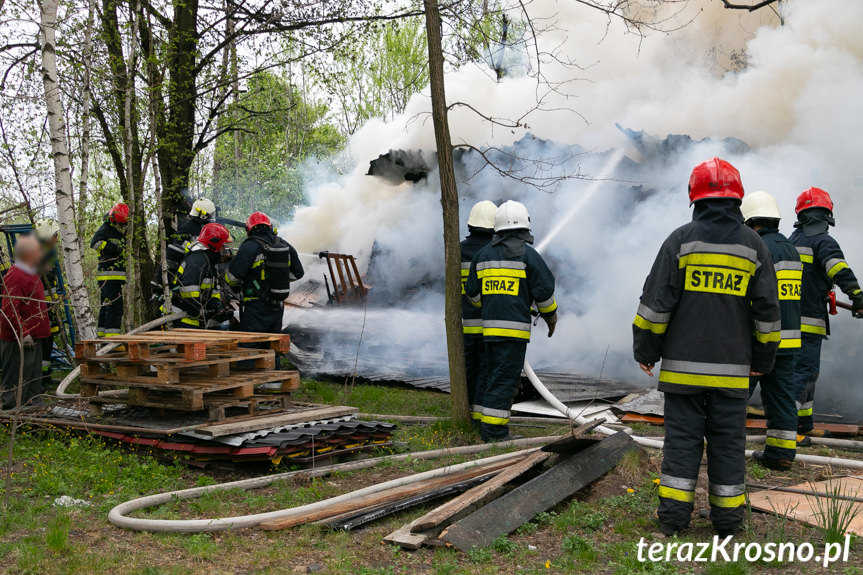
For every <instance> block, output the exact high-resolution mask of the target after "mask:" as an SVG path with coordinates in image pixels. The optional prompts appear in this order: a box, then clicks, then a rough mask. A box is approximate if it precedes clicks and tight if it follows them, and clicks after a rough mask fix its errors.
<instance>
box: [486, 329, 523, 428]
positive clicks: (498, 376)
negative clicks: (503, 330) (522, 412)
mask: <svg viewBox="0 0 863 575" xmlns="http://www.w3.org/2000/svg"><path fill="white" fill-rule="evenodd" d="M484 346H485V361H486V369H487V370H488V377H487V378H486V384H485V386H484V387H481V388H480V389H479V390H478V391H477V393H478V394H481V396H482V413H481V415H480V422H481V425H480V436H481V437H482V439H483V440H484V441H495V440H498V439H504V438H505V437H507V436H508V435H509V412H510V409H512V400H513V399H514V398H515V396H516V394H517V393H518V388H519V386H520V385H521V371H522V368H523V367H524V356H525V354H526V353H527V341H525V340H518V339H511V340H491V341H489V340H485V342H484Z"/></svg>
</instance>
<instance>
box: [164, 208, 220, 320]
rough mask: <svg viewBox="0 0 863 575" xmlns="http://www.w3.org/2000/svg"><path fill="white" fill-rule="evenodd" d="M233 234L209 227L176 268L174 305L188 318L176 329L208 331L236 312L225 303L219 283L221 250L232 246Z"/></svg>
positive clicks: (216, 227) (212, 225)
mask: <svg viewBox="0 0 863 575" xmlns="http://www.w3.org/2000/svg"><path fill="white" fill-rule="evenodd" d="M231 241H232V240H231V234H230V233H229V232H228V229H227V228H226V227H225V226H223V225H222V224H215V223H212V224H207V225H205V226H204V227H203V229H202V230H201V233H200V234H199V235H198V237H197V239H196V240H195V241H194V242H193V243H192V245H191V246H190V247H189V249H188V253H187V254H186V257H185V259H183V261H182V262H181V263H180V266H179V267H178V268H177V279H176V284H177V285H176V290H175V291H174V298H173V299H174V305H175V306H176V307H177V308H179V309H181V310H183V311H184V312H186V313H187V314H188V316H187V317H184V318H183V319H181V320H180V321H179V322H177V323H178V326H177V327H188V328H194V329H206V328H207V324H208V322H210V323H211V324H217V323H221V322H223V321H225V320H227V319H229V318H230V317H231V316H233V311H232V310H231V309H230V308H229V307H228V306H227V305H225V302H223V301H222V295H221V293H220V291H219V287H218V284H217V281H216V274H217V267H216V266H217V265H218V263H219V262H220V260H221V253H220V252H221V251H222V248H223V247H224V246H225V245H226V244H228V243H230V242H231Z"/></svg>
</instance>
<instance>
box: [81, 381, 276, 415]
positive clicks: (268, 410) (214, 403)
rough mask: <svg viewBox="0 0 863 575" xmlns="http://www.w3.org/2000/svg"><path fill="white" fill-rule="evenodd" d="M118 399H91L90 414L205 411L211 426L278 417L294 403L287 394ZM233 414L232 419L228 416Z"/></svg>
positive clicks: (146, 393) (144, 392)
mask: <svg viewBox="0 0 863 575" xmlns="http://www.w3.org/2000/svg"><path fill="white" fill-rule="evenodd" d="M124 391H126V392H127V393H121V394H119V395H117V396H111V397H105V396H96V397H91V398H89V399H90V412H91V413H92V414H98V413H100V412H101V408H102V406H103V405H116V404H123V405H130V406H135V407H149V408H153V409H158V410H164V409H169V410H172V411H203V410H206V411H207V412H208V416H209V420H210V422H211V424H216V423H221V422H223V421H224V420H226V419H229V418H230V419H234V418H242V417H254V416H259V415H267V416H269V415H275V414H280V413H285V412H287V411H289V410H290V409H291V407H292V406H293V403H292V402H291V396H290V395H288V394H278V395H276V394H267V395H250V396H247V397H242V398H236V399H231V398H230V397H229V396H228V398H226V396H225V395H220V394H218V393H217V394H211V395H200V394H197V393H195V392H192V393H191V394H190V393H189V391H188V390H183V391H181V392H179V393H171V392H158V391H153V390H152V389H147V388H136V389H128V390H124ZM229 410H230V412H231V413H230V416H229Z"/></svg>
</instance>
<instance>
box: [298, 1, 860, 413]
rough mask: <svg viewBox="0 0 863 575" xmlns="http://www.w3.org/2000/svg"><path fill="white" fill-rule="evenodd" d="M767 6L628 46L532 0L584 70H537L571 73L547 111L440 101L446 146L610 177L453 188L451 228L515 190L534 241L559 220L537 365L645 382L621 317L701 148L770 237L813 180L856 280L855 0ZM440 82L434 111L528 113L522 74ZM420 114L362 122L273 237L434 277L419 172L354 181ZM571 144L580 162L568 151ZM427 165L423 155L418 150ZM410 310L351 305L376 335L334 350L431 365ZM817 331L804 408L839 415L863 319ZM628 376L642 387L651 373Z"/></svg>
mask: <svg viewBox="0 0 863 575" xmlns="http://www.w3.org/2000/svg"><path fill="white" fill-rule="evenodd" d="M784 4H785V8H784V11H785V14H784V15H785V23H784V25H782V26H780V25H779V23H778V21H777V19H776V18H775V17H774V16H773V15H772V13H771V12H769V11H768V10H762V11H759V12H756V13H754V14H751V15H750V14H744V15H741V13H740V12H737V11H728V10H724V9H722V7H721V3H720V2H717V1H710V2H703V3H698V2H693V3H692V5H691V6H690V8H689V10H687V11H686V12H685V13H683V14H680V15H678V19H679V21H680V23H681V24H682V23H685V22H688V21H689V20H690V19H692V18H693V17H694V20H693V21H692V23H691V24H689V25H688V26H686V27H684V28H682V29H681V30H679V31H677V32H674V33H672V34H670V35H662V34H653V35H650V36H648V37H647V38H646V39H643V40H642V39H640V38H638V37H636V36H634V35H632V34H626V33H625V30H624V29H623V27H622V25H620V24H618V23H614V22H613V23H611V25H610V26H607V21H606V19H605V18H604V17H603V16H602V15H601V14H599V13H598V12H596V11H592V10H589V9H586V8H584V7H583V6H580V5H578V4H577V3H575V2H568V3H560V2H555V1H553V0H537V1H536V2H534V3H532V4H530V11H531V14H532V16H533V17H534V18H535V19H536V21H552V20H553V21H555V22H556V25H555V26H554V28H555V29H554V30H553V31H550V32H547V33H546V34H545V35H543V36H542V37H541V38H540V44H541V47H543V46H544V47H545V48H547V49H551V48H552V47H559V50H560V52H561V53H562V54H563V55H565V56H566V57H567V58H569V59H572V60H574V61H576V62H578V63H579V65H581V66H582V67H583V68H584V69H583V70H579V69H573V68H572V67H565V66H562V65H555V64H553V63H552V64H544V68H543V73H544V74H545V75H546V76H547V77H549V78H550V79H552V80H553V81H571V83H570V84H568V85H567V88H566V90H567V91H568V92H570V93H571V94H572V95H573V96H575V97H570V98H564V97H563V96H560V97H553V98H551V99H550V100H548V101H546V102H545V105H544V108H545V109H546V110H551V111H543V112H536V113H533V114H531V115H530V116H529V117H528V122H527V123H528V125H529V126H528V127H526V128H524V129H515V130H513V129H508V128H506V129H504V128H501V127H499V126H497V127H495V126H491V125H489V124H488V123H487V122H484V121H483V120H482V119H481V118H479V117H477V116H476V115H475V114H473V113H472V112H471V111H469V110H468V109H466V108H462V107H456V108H455V109H454V111H453V112H452V114H451V116H450V121H451V128H452V133H453V140H454V143H456V144H458V143H460V142H467V143H470V144H471V145H474V146H477V147H487V146H512V145H513V144H514V142H518V146H517V150H518V155H519V156H521V157H533V158H540V157H542V158H551V157H558V158H559V159H566V161H563V163H562V165H561V166H559V167H558V168H556V169H557V170H558V173H568V171H572V170H574V169H580V171H581V173H583V174H585V175H588V176H594V177H596V176H597V175H602V176H605V177H608V178H611V179H610V180H603V181H590V180H579V179H567V180H564V181H561V182H560V184H559V185H558V186H556V187H555V188H554V189H553V190H538V189H535V188H532V187H530V186H526V185H524V184H523V183H521V182H518V181H514V180H512V179H507V178H503V177H501V176H500V175H499V174H498V173H496V172H495V171H494V170H492V169H489V168H485V169H483V170H481V171H479V172H478V173H477V174H475V175H473V177H470V178H468V179H467V180H466V181H464V182H462V183H461V184H460V193H461V197H462V198H463V199H462V205H461V209H462V214H463V219H466V217H467V211H468V210H469V209H470V206H471V205H472V204H473V203H474V202H475V201H478V200H481V199H491V200H493V201H501V200H507V199H518V200H520V201H523V202H524V203H525V204H526V205H527V206H528V208H529V210H530V211H531V215H532V221H533V225H534V234H535V236H536V238H537V244H538V245H539V244H542V243H544V242H545V240H546V239H547V237H548V236H549V235H550V233H551V231H552V230H553V229H554V228H555V226H556V225H558V224H559V222H560V221H561V219H562V218H565V217H567V215H571V219H569V220H568V221H567V222H566V223H565V224H564V225H563V226H560V228H561V229H560V230H559V233H556V234H555V235H554V236H553V237H551V239H549V240H548V241H547V244H548V246H547V247H546V248H545V250H544V255H545V256H546V257H547V259H548V261H549V263H550V265H551V266H552V269H553V271H554V272H555V275H556V277H557V280H558V293H557V299H558V302H559V304H560V308H561V318H560V322H559V324H558V329H557V333H556V334H555V337H554V338H553V339H550V340H549V339H547V338H546V337H545V334H544V330H543V329H542V327H543V326H537V329H536V331H535V333H534V339H533V343H532V344H531V346H530V347H529V352H528V357H529V359H530V360H531V362H532V363H533V364H534V366H535V367H537V368H540V367H546V368H554V369H566V370H568V371H572V372H574V373H582V374H588V375H598V374H599V372H600V370H602V369H603V364H604V374H605V375H606V376H609V377H618V378H625V379H630V380H636V381H638V380H641V379H642V378H643V376H642V375H641V374H640V372H639V371H638V370H637V368H636V366H635V364H634V362H633V361H632V358H631V328H630V325H631V321H632V317H633V314H634V310H635V307H636V305H637V300H638V296H639V294H640V291H641V286H642V283H643V281H644V278H645V277H646V275H647V273H648V271H649V269H650V265H651V263H652V261H653V258H654V256H655V254H656V251H657V250H658V249H659V246H660V244H661V242H662V241H663V239H664V238H665V237H666V236H667V235H668V234H669V233H670V232H671V231H672V230H673V229H674V228H676V227H677V226H679V225H682V224H683V223H685V222H686V221H688V220H689V218H690V211H689V207H688V205H687V199H686V182H687V180H688V177H689V173H690V171H691V169H692V167H693V166H694V165H695V164H697V163H698V162H700V161H702V160H704V159H706V158H708V157H710V156H711V155H714V154H715V155H720V156H722V157H724V158H726V159H728V160H729V161H731V162H732V163H733V164H734V165H735V166H737V168H738V169H739V170H740V171H741V173H742V177H743V182H744V186H745V188H746V189H747V191H755V190H758V189H763V190H767V191H769V192H771V193H772V194H774V195H775V196H776V197H777V199H778V200H779V202H780V205H781V207H782V209H783V215H784V216H785V218H784V220H783V225H782V228H783V231H784V232H786V234H790V232H791V231H792V223H793V221H794V214H793V206H794V199H795V197H796V195H797V194H798V193H799V192H800V191H802V190H803V189H805V188H807V187H809V186H811V185H817V186H819V187H822V188H824V189H826V190H827V191H829V192H830V193H831V194H832V195H833V198H834V202H835V204H836V219H837V227H836V228H835V229H834V231H833V233H834V235H835V237H836V238H837V239H838V240H839V242H840V243H841V245H842V246H843V248H844V250H845V255H846V257H847V259H848V261H849V263H850V265H851V266H852V268H856V270H857V272H858V274H861V275H863V234H861V226H860V224H859V223H858V222H859V221H860V218H861V216H863V199H861V198H863V194H861V192H863V168H861V167H860V163H859V155H860V150H861V144H863V142H861V138H863V136H861V134H863V114H861V113H860V102H861V98H863V36H861V35H860V33H859V24H860V22H861V21H863V4H861V3H859V2H855V1H853V0H820V1H819V2H806V1H802V0H797V1H794V0H789V1H788V2H786V3H784ZM513 16H514V17H515V16H516V14H513ZM741 62H745V66H738V68H739V69H738V70H737V71H734V70H732V71H727V70H726V68H728V67H730V66H735V65H738V64H740V63H741ZM447 92H448V99H449V101H450V102H457V101H462V102H466V103H469V104H471V105H472V106H474V107H475V108H477V109H479V110H481V111H482V112H483V113H484V114H486V115H492V116H495V117H499V118H518V117H521V116H522V115H523V114H524V113H525V112H526V111H528V110H530V109H531V108H532V107H534V106H535V104H536V93H537V85H536V82H535V79H533V78H531V77H529V76H524V75H523V76H521V77H512V76H510V77H507V78H505V79H504V80H503V81H501V82H499V83H495V82H493V81H491V80H489V78H488V74H487V71H484V70H482V69H480V68H479V67H477V66H467V67H464V68H462V69H460V70H456V71H453V72H451V73H449V74H448V75H447ZM572 110H574V111H575V112H577V113H575V112H573V111H572ZM428 111H429V99H428V95H427V93H421V94H417V95H416V96H415V97H414V98H413V99H412V100H411V102H410V104H409V106H408V109H407V111H406V113H405V114H404V115H403V116H402V117H399V118H396V119H395V120H394V121H392V122H389V123H384V122H381V121H371V122H369V123H368V124H367V125H366V126H364V127H363V128H362V129H361V130H360V131H359V132H358V133H357V134H356V135H355V136H354V137H353V138H352V139H351V142H350V146H349V153H350V154H351V157H352V158H353V159H354V160H355V162H356V167H355V169H353V170H352V171H351V172H350V173H347V174H345V175H343V176H341V177H338V178H333V179H330V180H329V181H328V182H327V183H324V184H321V185H318V186H314V187H313V189H312V190H311V192H310V193H309V197H308V206H307V207H304V208H300V209H298V210H297V212H296V215H295V218H294V220H293V221H292V222H290V223H288V224H286V225H285V226H283V227H282V234H283V235H284V236H285V237H286V238H288V240H289V241H291V242H292V243H293V244H294V245H296V246H297V248H298V249H299V250H300V251H301V252H312V251H318V250H325V249H328V250H334V251H341V252H346V253H353V254H355V255H356V256H357V257H358V259H359V261H360V263H361V267H363V268H365V267H366V266H367V265H368V262H369V259H370V256H371V253H372V248H373V246H375V249H376V250H378V251H380V252H381V254H382V255H381V258H380V260H379V261H378V260H377V259H376V261H375V266H377V267H378V269H379V270H381V269H383V270H386V274H387V276H388V280H392V282H393V285H409V284H411V283H412V282H413V283H420V280H422V279H423V278H426V277H432V276H437V277H438V278H442V275H443V257H442V252H443V247H442V246H443V242H442V225H441V222H440V204H439V192H438V182H437V178H436V175H435V174H434V173H432V174H430V176H429V178H428V180H427V181H425V182H421V183H419V184H410V183H404V184H400V185H392V184H391V183H388V182H386V181H385V180H383V179H380V178H374V177H368V176H365V175H364V174H365V172H366V170H367V167H368V161H369V160H371V159H373V158H375V157H377V155H378V154H381V153H385V152H387V151H388V150H390V149H404V150H422V151H424V153H428V152H430V151H432V150H433V149H434V137H433V129H432V123H431V120H430V117H429V116H428ZM615 123H619V124H621V125H622V126H624V127H626V128H631V129H634V130H644V131H645V133H646V134H651V135H655V136H658V137H659V138H664V137H665V136H666V135H667V134H688V135H690V136H692V138H694V139H695V140H701V139H703V138H710V140H709V141H707V140H705V141H704V142H700V143H694V144H692V145H689V146H683V147H681V148H679V149H677V150H675V151H674V153H672V154H665V155H651V154H649V153H645V150H644V149H641V150H639V149H638V148H637V147H634V146H633V145H632V144H631V142H630V141H629V140H628V139H627V138H626V137H625V136H624V135H623V134H621V132H620V131H619V130H618V129H617V128H616V127H615ZM525 136H528V137H527V138H525ZM723 138H738V139H740V140H742V141H744V142H746V143H747V144H748V145H749V146H750V147H751V149H750V150H748V151H744V150H742V149H741V147H739V146H734V147H729V146H727V145H725V143H723V142H722V141H721V139H723ZM575 145H578V146H580V147H581V149H583V150H584V151H585V152H586V153H585V154H584V155H580V156H575V157H570V156H571V154H572V151H573V148H572V146H575ZM623 154H625V157H624V156H623ZM427 161H428V163H429V165H434V159H433V158H432V157H431V155H429V156H428V159H427ZM466 161H467V163H468V166H467V168H466V169H467V171H468V173H469V174H472V173H473V172H472V171H471V165H473V168H475V169H478V168H479V167H481V164H479V163H478V162H477V158H476V157H475V156H473V157H470V158H469V159H468V160H466ZM471 162H474V163H473V164H471ZM571 212H572V213H571ZM464 228H466V226H465V225H464V224H463V229H464ZM465 233H466V229H465ZM375 242H376V243H375ZM409 301H410V304H409V307H410V309H409V311H407V312H399V313H392V312H389V311H386V310H385V311H376V312H372V311H369V314H373V313H374V314H378V315H377V316H376V317H375V318H373V319H371V320H370V321H367V324H366V327H367V329H368V331H367V332H366V333H365V341H366V342H369V341H374V344H371V343H366V344H362V345H360V346H359V347H357V341H356V339H354V340H353V343H352V344H351V345H349V346H345V350H344V351H345V353H350V354H355V353H356V351H357V349H359V350H360V355H361V356H363V357H364V358H365V359H369V358H374V357H375V353H379V354H380V356H379V357H380V358H381V362H382V363H385V362H386V361H389V359H390V358H394V357H400V356H406V355H411V356H412V357H413V358H414V359H415V360H416V361H417V362H420V361H422V360H427V365H435V366H441V368H444V366H445V365H446V356H445V348H444V346H443V320H442V309H443V303H442V297H441V295H440V293H438V292H437V291H435V290H433V289H430V290H427V291H426V292H425V293H423V294H422V296H421V297H416V296H414V297H413V298H411V299H410V300H409ZM393 304H394V305H396V304H398V302H393ZM345 313H346V314H348V315H350V314H351V313H352V312H345ZM388 314H391V315H388ZM406 314H407V315H406ZM324 315H325V314H323V313H316V314H315V316H316V317H315V320H316V321H320V322H323V323H327V322H332V324H333V325H334V326H335V325H338V323H339V322H342V323H344V322H345V321H347V320H346V318H348V319H349V321H347V323H349V324H351V325H355V326H357V325H359V319H358V318H357V317H354V316H350V317H348V316H346V315H345V314H339V313H336V314H330V315H328V316H327V317H329V318H330V319H325V318H324ZM420 316H422V319H421V318H420ZM369 317H371V316H370V315H369V316H368V317H367V318H366V319H367V320H368V318H369ZM833 323H834V334H835V337H833V338H831V341H830V342H828V343H827V344H826V345H825V348H824V349H825V351H824V363H825V365H824V368H823V370H822V376H821V383H820V391H819V400H821V401H822V403H821V404H820V405H819V406H818V408H817V411H819V412H824V411H830V410H833V409H839V407H838V406H839V405H842V410H843V412H844V413H853V412H855V411H856V412H857V413H859V412H860V408H861V407H863V386H859V385H856V384H859V383H860V378H859V374H860V373H863V355H861V354H860V353H858V352H859V349H860V345H861V341H863V322H859V321H855V320H853V319H852V318H851V317H850V314H847V313H845V314H842V315H840V316H838V317H837V318H835V320H834V322H833ZM356 329H357V330H361V329H362V328H361V327H357V328H356ZM358 335H359V334H358V331H357V332H355V333H353V337H355V338H358ZM375 350H377V351H375ZM382 350H387V352H386V353H384V352H383V351H382ZM415 352H416V353H415ZM606 353H607V358H606ZM643 379H644V383H645V385H649V384H650V383H652V382H650V381H648V380H647V379H646V378H643ZM849 394H850V395H851V396H852V397H851V398H849V397H848V395H849ZM840 399H841V402H840ZM849 399H850V400H851V401H849Z"/></svg>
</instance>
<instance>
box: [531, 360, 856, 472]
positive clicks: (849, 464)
mask: <svg viewBox="0 0 863 575" xmlns="http://www.w3.org/2000/svg"><path fill="white" fill-rule="evenodd" d="M524 373H525V374H526V375H527V379H528V380H529V381H530V383H531V384H532V385H533V387H534V388H536V390H537V391H538V392H539V394H540V395H541V396H542V397H543V399H545V400H546V401H547V402H548V403H549V404H551V406H552V407H554V408H555V409H556V410H558V411H559V412H560V413H562V414H563V415H565V416H566V417H567V418H569V419H570V420H572V421H573V422H575V423H577V424H579V425H581V424H582V423H585V422H586V421H587V419H586V418H584V417H582V416H581V415H579V414H577V413H575V411H573V410H572V409H570V408H568V407H567V406H566V405H564V404H563V402H561V401H560V400H559V399H557V398H556V397H555V396H554V394H553V393H551V392H550V391H549V390H548V388H547V387H545V385H543V383H542V381H540V379H539V377H537V375H536V373H535V372H534V371H533V368H531V366H530V363H528V361H527V360H525V362H524ZM596 430H597V431H599V432H600V433H604V434H605V435H611V434H612V433H615V431H614V430H613V429H609V428H608V427H605V426H604V425H601V426H599V427H597V428H596ZM625 431H626V432H627V433H629V434H630V436H631V437H632V440H633V441H635V442H636V443H637V444H638V445H642V446H644V447H653V448H656V449H662V446H663V440H661V439H654V438H651V437H639V436H637V435H632V430H631V429H630V430H625ZM753 453H754V452H753V451H751V450H747V451H746V457H752V454H753ZM795 459H796V461H802V462H804V463H812V464H814V465H829V466H832V467H843V468H846V469H863V461H857V460H855V459H844V458H841V457H822V456H820V455H804V454H797V456H796V458H795Z"/></svg>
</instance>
